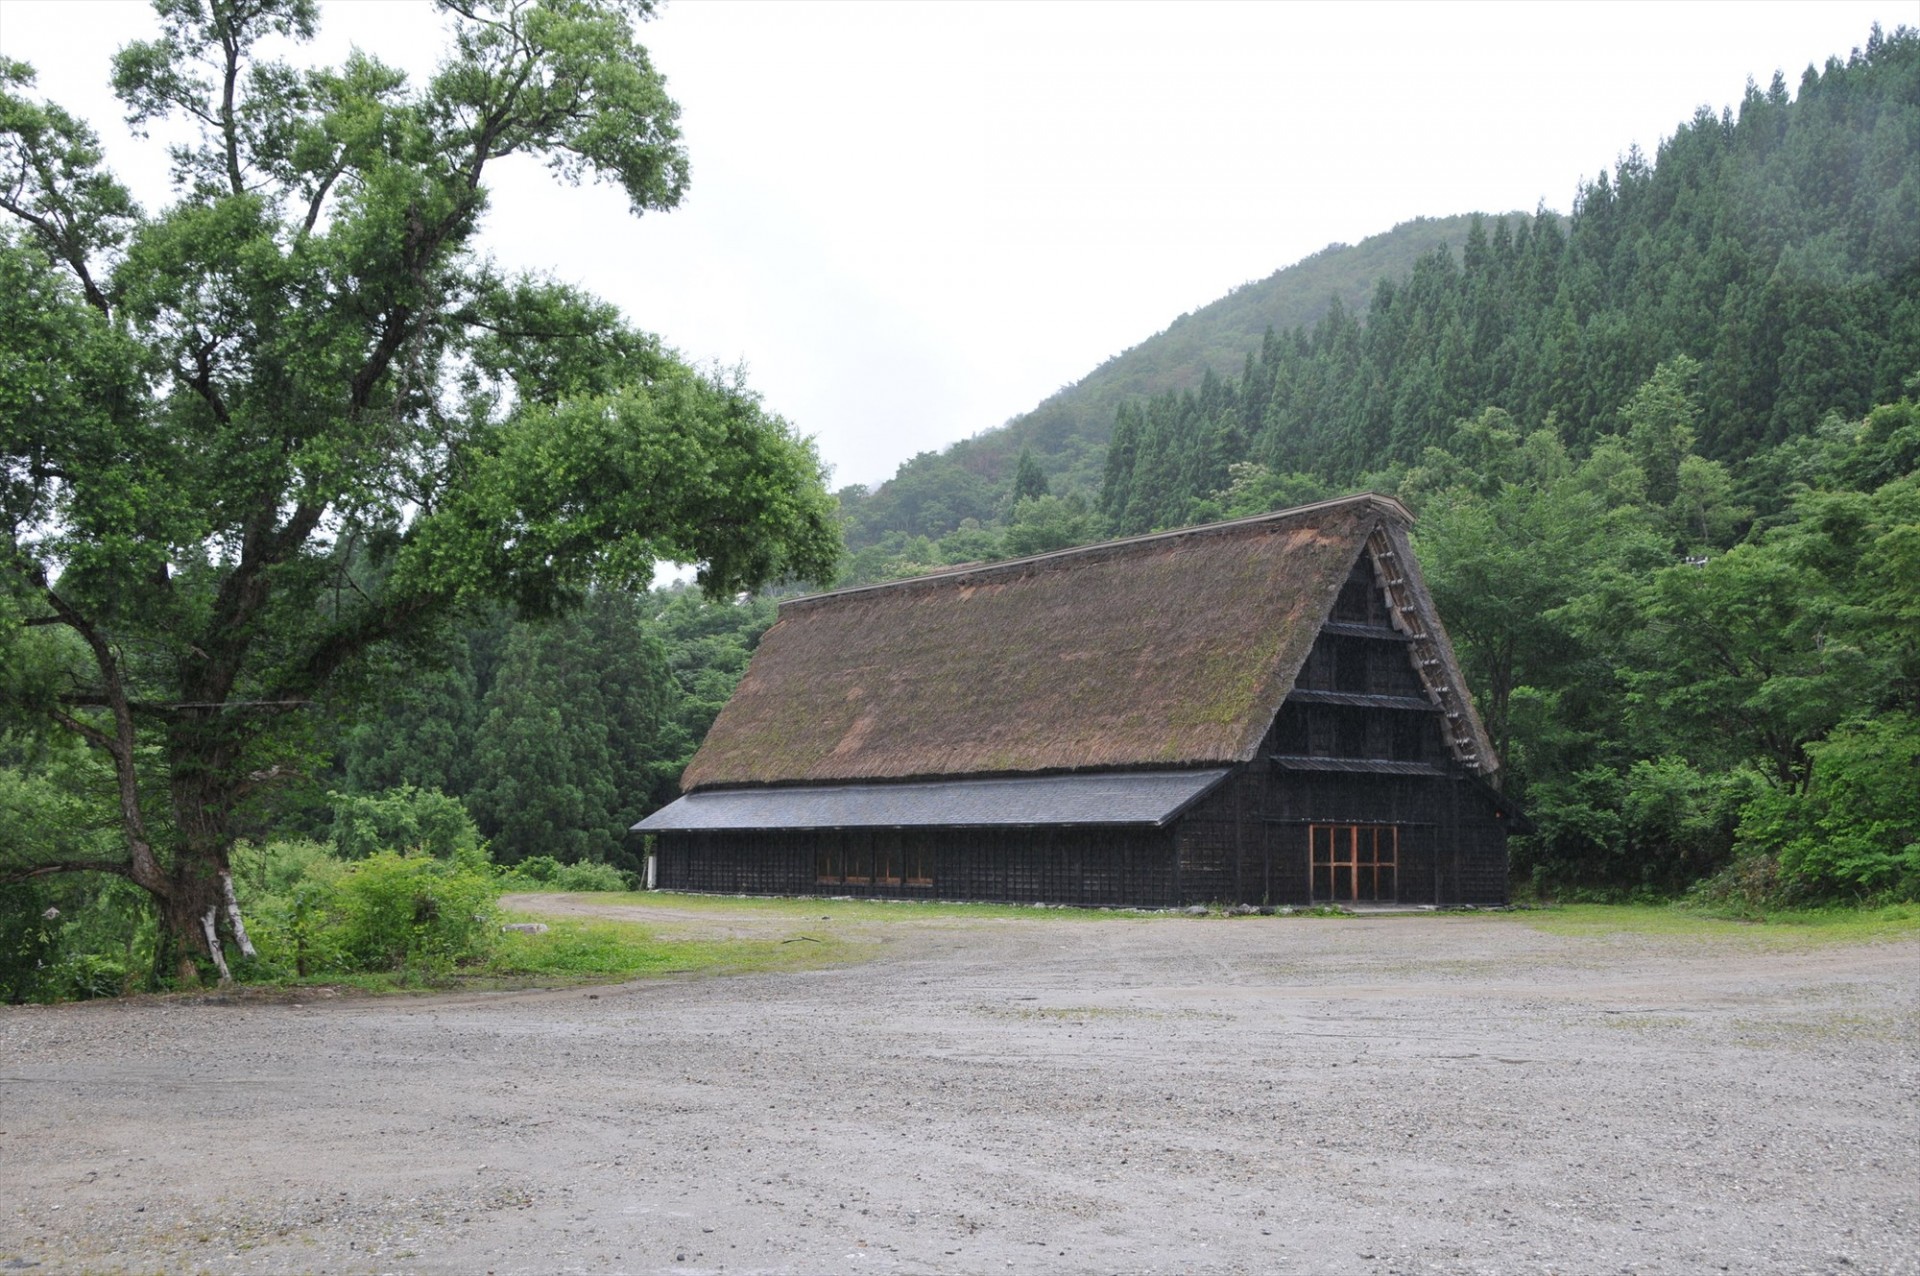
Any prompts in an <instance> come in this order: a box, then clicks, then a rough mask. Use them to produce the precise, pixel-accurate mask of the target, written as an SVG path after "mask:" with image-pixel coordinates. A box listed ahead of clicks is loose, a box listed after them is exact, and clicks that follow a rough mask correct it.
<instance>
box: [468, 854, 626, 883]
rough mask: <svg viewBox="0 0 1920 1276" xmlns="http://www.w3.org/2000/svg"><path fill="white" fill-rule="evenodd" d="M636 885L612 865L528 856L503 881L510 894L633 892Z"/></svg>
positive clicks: (501, 880)
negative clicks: (511, 892)
mask: <svg viewBox="0 0 1920 1276" xmlns="http://www.w3.org/2000/svg"><path fill="white" fill-rule="evenodd" d="M633 885H634V884H633V882H632V880H631V879H630V878H629V876H628V875H627V874H625V873H622V872H621V871H620V870H619V869H617V868H615V867H614V866H613V865H611V864H594V863H579V864H562V863H561V862H560V861H559V860H556V859H554V858H553V857H552V856H551V855H532V856H528V857H527V858H526V859H523V860H521V861H520V862H519V863H517V864H515V865H513V866H512V868H510V869H509V870H508V871H507V872H506V873H505V874H503V875H502V876H501V878H500V888H501V889H502V890H508V891H522V890H550V891H629V890H632V889H633Z"/></svg>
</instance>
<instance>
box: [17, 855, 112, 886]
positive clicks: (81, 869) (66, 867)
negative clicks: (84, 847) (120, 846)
mask: <svg viewBox="0 0 1920 1276" xmlns="http://www.w3.org/2000/svg"><path fill="white" fill-rule="evenodd" d="M55 873H112V874H113V875H114V876H115V877H125V878H128V879H129V880H134V881H138V880H139V879H138V878H135V877H134V874H133V866H132V865H130V864H124V863H121V862H120V861H118V860H49V861H48V862H46V863H44V864H34V865H30V866H28V867H24V868H10V869H0V885H11V884H13V883H14V882H28V881H32V880H33V879H34V878H36V877H52V876H53V875H54V874H55Z"/></svg>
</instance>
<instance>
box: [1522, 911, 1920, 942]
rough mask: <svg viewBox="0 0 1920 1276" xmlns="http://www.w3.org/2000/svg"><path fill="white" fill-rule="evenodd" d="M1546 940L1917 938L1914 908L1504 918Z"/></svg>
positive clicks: (1919, 922) (1918, 914)
mask: <svg viewBox="0 0 1920 1276" xmlns="http://www.w3.org/2000/svg"><path fill="white" fill-rule="evenodd" d="M1504 916H1507V917H1510V918H1512V919H1514V920H1516V921H1518V922H1520V923H1522V924H1524V925H1527V926H1531V927H1532V928H1533V929H1535V930H1539V931H1544V932H1546V933H1547V934H1550V935H1575V936H1585V937H1601V936H1605V935H1615V934H1630V935H1657V936H1672V937H1674V938H1696V939H1726V938H1733V937H1739V938H1742V939H1746V940H1750V941H1758V942H1761V943H1766V944H1774V945H1781V946H1801V945H1813V944H1829V943H1849V944H1857V943H1867V942H1870V941H1873V940H1877V939H1898V938H1906V937H1912V936H1920V904H1893V905H1889V906H1887V907H1884V908H1823V909H1808V910H1803V911H1796V912H1777V913H1767V914H1765V915H1764V916H1761V917H1753V918H1746V917H1729V916H1725V915H1721V914H1716V913H1713V912H1710V911H1706V910H1702V909H1699V908H1691V907H1687V906H1685V905H1681V904H1565V905H1559V906H1555V907H1552V908H1541V909H1527V910H1523V911H1521V912H1517V913H1508V914H1504Z"/></svg>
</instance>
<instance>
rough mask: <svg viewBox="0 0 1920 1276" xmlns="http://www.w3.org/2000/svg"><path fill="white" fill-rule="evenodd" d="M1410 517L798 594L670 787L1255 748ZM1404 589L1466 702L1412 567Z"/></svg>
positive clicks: (1222, 753) (1132, 548)
mask: <svg viewBox="0 0 1920 1276" xmlns="http://www.w3.org/2000/svg"><path fill="white" fill-rule="evenodd" d="M1410 521H1411V518H1410V516H1409V515H1408V513H1407V511H1406V509H1405V507H1403V506H1401V505H1400V504H1399V503H1398V502H1397V501H1394V500H1391V499H1390V498H1387V497H1381V496H1375V495H1361V496H1354V497H1348V498H1344V499H1341V500H1335V501H1324V502H1320V503H1318V504H1315V505H1310V506H1303V507H1301V508H1299V509H1293V510H1284V511H1281V512H1279V513H1275V514H1268V515H1262V516H1259V517H1256V518H1250V519H1239V520H1235V521H1232V522H1228V523H1216V524H1211V525H1209V526H1205V527H1199V528H1189V529H1185V530H1182V531H1178V532H1169V533H1160V534H1156V535H1152V536H1141V537H1133V538H1130V539H1127V540H1122V541H1111V542H1107V543H1104V544H1101V545H1093V546H1087V547H1084V548H1080V549H1074V550H1065V551H1061V552H1059V553H1055V554H1045V555H1039V556H1036V557H1033V558H1027V559H1019V560H1014V561H1011V562H1005V563H994V564H989V565H985V566H979V565H976V566H971V567H964V568H957V569H952V570H949V571H946V572H941V573H936V574H933V575H930V576H924V577H917V578H914V579H911V580H906V581H899V582H895V583H893V584H889V585H881V586H866V587H861V588H856V589H850V590H842V591H837V592H835V593H831V594H824V595H816V596H814V597H811V598H804V599H796V600H792V601H790V602H788V603H786V604H784V605H783V606H782V608H781V612H780V619H779V621H778V622H777V623H776V624H775V625H774V627H773V628H772V629H770V630H768V632H767V634H766V635H765V637H764V638H763V639H762V640H761V643H760V645H759V647H758V649H757V650H756V652H755V654H754V658H753V661H752V664H751V665H750V666H749V668H748V671H747V674H746V676H745V677H744V678H743V679H742V680H741V683H740V686H739V688H738V689H737V690H736V692H735V694H734V696H733V698H732V699H731V700H730V701H729V702H728V704H727V706H726V707H725V709H724V710H723V711H722V712H721V714H720V716H719V718H718V719H717V720H716V721H715V723H714V726H713V729H712V730H711V731H710V732H709V733H708V736H707V739H706V741H705V742H704V743H703V744H702V746H701V748H700V751H699V752H698V753H697V754H696V755H695V757H694V759H693V761H692V763H691V764H689V766H688V768H687V771H686V773H685V775H684V776H683V777H682V787H683V789H684V790H686V791H688V792H693V791H697V790H701V789H711V788H727V787H741V786H756V785H796V784H797V785H807V784H823V783H835V782H851V781H863V780H908V779H923V778H933V777H954V776H969V775H973V776H981V775H1020V774H1031V773H1046V772H1074V771H1100V770H1119V769H1136V770H1137V769H1152V768H1181V767H1200V766H1211V765H1219V764H1223V763H1236V762H1246V761H1249V760H1251V759H1252V758H1253V757H1255V756H1256V754H1257V753H1258V751H1259V748H1260V745H1261V742H1262V741H1263V739H1264V738H1265V736H1266V734H1267V732H1268V729H1269V728H1270V727H1271V726H1272V724H1273V722H1274V718H1275V715H1276V714H1277V713H1278V711H1279V708H1280V705H1281V703H1282V702H1283V701H1284V700H1285V699H1286V697H1287V694H1288V692H1289V691H1290V690H1291V689H1292V687H1293V685H1294V681H1295V678H1296V676H1297V675H1298V672H1299V670H1300V667H1301V665H1302V664H1303V663H1304V662H1305V660H1306V658H1307V656H1308V653H1309V652H1310V651H1311V650H1312V647H1313V644H1314V642H1315V639H1316V638H1317V636H1318V634H1319V632H1320V629H1321V627H1322V625H1323V624H1324V623H1325V622H1326V620H1327V617H1328V615H1329V614H1330V612H1331V610H1332V608H1333V605H1334V602H1335V599H1336V598H1337V597H1338V595H1339V592H1340V590H1341V588H1342V587H1343V586H1344V584H1345V582H1346V580H1347V577H1348V574H1349V572H1350V570H1351V569H1352V567H1353V565H1354V564H1355V562H1356V561H1357V560H1358V559H1359V558H1360V557H1361V556H1362V555H1367V554H1373V553H1374V551H1373V550H1372V549H1371V548H1370V544H1369V542H1370V540H1371V539H1372V538H1373V537H1374V536H1375V534H1376V533H1382V534H1383V535H1384V540H1383V545H1384V546H1385V548H1386V549H1387V550H1390V551H1392V552H1393V553H1395V554H1397V555H1398V554H1404V557H1405V560H1406V561H1407V562H1409V563H1410V562H1411V554H1410V552H1409V551H1406V550H1405V528H1406V526H1407V524H1408V523H1409V522H1410ZM1380 561H1381V562H1383V563H1388V564H1391V563H1392V562H1393V561H1394V560H1392V559H1384V558H1383V559H1381V560H1380ZM1390 579H1393V577H1392V576H1390V575H1383V577H1382V580H1383V582H1384V581H1387V580H1390ZM1385 587H1386V586H1385V585H1384V583H1383V588H1385ZM1396 588H1400V589H1402V590H1403V591H1405V593H1406V601H1405V603H1404V604H1403V606H1402V610H1403V611H1404V613H1405V616H1406V618H1407V622H1406V623H1407V624H1408V625H1409V626H1410V630H1411V631H1417V632H1419V633H1421V634H1424V635H1427V636H1428V637H1427V641H1429V642H1430V643H1432V644H1433V646H1432V652H1433V653H1434V655H1435V658H1437V659H1438V660H1439V661H1440V666H1439V667H1440V669H1441V671H1442V673H1441V677H1440V682H1439V683H1438V684H1437V685H1440V686H1444V687H1450V688H1453V689H1455V691H1454V694H1456V695H1459V696H1463V695H1464V691H1463V689H1462V688H1461V683H1460V680H1459V677H1458V671H1457V668H1456V667H1455V666H1454V665H1453V663H1452V654H1451V651H1450V649H1449V648H1448V647H1447V646H1446V640H1445V634H1444V631H1442V630H1440V628H1439V626H1438V622H1437V620H1434V619H1432V605H1431V600H1430V599H1428V598H1427V597H1426V595H1425V589H1424V586H1423V585H1421V584H1420V583H1419V579H1418V576H1417V573H1415V574H1414V575H1413V576H1411V577H1410V578H1408V579H1407V580H1406V582H1405V583H1403V584H1402V585H1400V586H1396ZM1469 712H1470V709H1469ZM1474 726H1475V727H1476V728H1477V722H1475V723H1474ZM1477 742H1478V737H1476V743H1477ZM1483 756H1487V757H1490V756H1491V753H1490V751H1485V752H1484V753H1483Z"/></svg>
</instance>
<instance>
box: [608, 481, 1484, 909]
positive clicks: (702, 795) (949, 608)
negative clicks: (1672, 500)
mask: <svg viewBox="0 0 1920 1276" xmlns="http://www.w3.org/2000/svg"><path fill="white" fill-rule="evenodd" d="M1411 522H1412V516H1411V515H1410V514H1409V513H1408V512H1407V510H1406V508H1405V507H1404V506H1402V505H1401V504H1400V503H1399V502H1397V501H1394V500H1392V499H1389V498H1387V497H1383V496H1374V495H1363V496H1354V497H1349V498H1346V499H1343V500H1334V501H1323V502H1321V503H1319V504H1316V505H1308V506H1303V507H1301V508H1299V509H1292V510H1285V511H1282V512H1280V513H1276V514H1267V515H1262V516H1260V517H1257V518H1246V519H1240V520H1238V521H1235V522H1228V523H1215V524H1213V525H1211V526H1207V527H1195V528H1189V529H1187V530H1184V531H1176V532H1166V533H1161V534H1158V535H1152V536H1137V537H1133V538H1131V539H1128V540H1119V541H1111V542H1108V543H1106V544H1101V545H1091V546H1087V547H1085V548H1081V549H1072V550H1065V551H1062V552H1059V553H1054V554H1043V555H1040V556H1038V557H1034V558H1023V559H1017V560H1014V561H1011V562H1002V563H992V564H988V565H984V566H981V565H974V566H967V567H959V568H954V569H951V570H948V571H944V572H939V573H936V574H934V575H930V576H921V577H918V578H915V579H912V580H904V581H899V582H896V583H893V584H887V585H873V586H864V587H860V588H854V589H843V590H839V591H837V592H834V593H829V594H819V595H815V596H813V597H808V598H797V599H794V600H792V601H790V602H788V603H785V604H784V605H782V607H781V608H780V617H779V620H778V622H777V623H776V624H775V625H774V626H773V628H771V629H770V630H768V631H767V633H766V636H765V637H764V638H763V639H762V640H761V643H760V646H759V648H758V650H757V651H756V652H755V653H754V657H753V662H752V664H751V666H750V667H749V668H748V670H747V674H746V677H745V678H744V679H743V680H742V681H741V683H740V686H739V689H738V690H737V691H735V693H734V696H733V699H732V700H731V701H729V702H728V704H727V706H726V708H725V709H724V710H722V711H721V714H720V716H719V718H718V720H716V721H715V722H714V724H713V730H712V731H711V732H710V733H709V734H708V735H707V738H706V741H705V743H703V744H702V745H701V747H700V751H699V752H698V753H697V754H696V755H695V756H694V759H693V761H692V763H691V764H690V765H689V766H688V767H687V770H686V773H685V774H684V776H683V777H682V779H681V786H682V790H683V793H684V796H682V797H681V798H680V799H679V800H678V801H675V802H673V803H672V804H670V805H668V806H666V807H664V808H662V809H661V810H659V811H657V812H655V813H654V814H653V815H651V816H649V817H648V818H647V819H645V820H643V821H641V822H640V823H639V824H638V825H636V826H635V827H636V828H637V829H638V830H639V831H641V832H645V833H649V834H651V835H652V836H653V838H654V847H655V854H656V856H657V857H658V858H657V862H656V867H657V874H658V876H657V881H658V884H659V885H660V886H662V887H666V888H669V889H674V890H694V891H725V892H746V893H752V894H780V895H800V894H819V895H853V896H887V897H904V898H938V899H973V900H1013V901H1047V902H1055V903H1064V904H1092V905H1132V906H1143V907H1166V906H1171V905H1180V904H1192V903H1210V902H1241V903H1249V904H1274V905H1280V904H1293V905H1305V904H1310V903H1315V902H1329V903H1332V902H1339V903H1355V902H1395V903H1401V904H1438V905H1457V904H1500V903H1504V902H1505V901H1506V899H1507V851H1506V839H1507V834H1508V831H1509V829H1510V828H1511V827H1512V826H1513V824H1514V822H1515V820H1516V819H1518V818H1519V817H1518V815H1517V813H1516V812H1515V811H1514V810H1513V809H1512V807H1511V806H1510V805H1509V804H1508V803H1507V802H1506V801H1505V800H1504V799H1502V798H1501V796H1500V795H1499V794H1498V793H1497V792H1496V791H1495V790H1494V788H1493V787H1492V785H1491V783H1490V781H1491V780H1492V778H1493V776H1494V773H1495V768H1496V767H1497V765H1498V763H1497V762H1496V760H1495V759H1494V756H1493V751H1492V748H1491V746H1490V745H1489V743H1488V740H1487V734H1486V731H1485V729H1484V728H1483V727H1482V726H1481V723H1480V719H1479V717H1478V716H1477V715H1476V714H1475V712H1474V708H1473V702H1472V700H1471V699H1470V698H1469V696H1468V694H1467V688H1466V685H1465V683H1464V682H1463V680H1462V679H1461V676H1460V667H1459V664H1458V663H1457V661H1456V660H1455V659H1454V653H1453V649H1452V647H1451V646H1450V645H1449V643H1448V641H1447V635H1446V631H1445V630H1444V629H1442V628H1441V625H1440V618H1439V617H1438V616H1437V615H1435V614H1434V608H1433V600H1432V598H1431V597H1429V595H1428V593H1427V589H1426V586H1425V584H1424V583H1423V582H1422V581H1421V578H1420V571H1419V568H1418V567H1417V565H1416V564H1415V563H1414V560H1413V553H1412V550H1411V548H1410V547H1409V545H1408V541H1407V528H1408V526H1409V524H1410V523H1411Z"/></svg>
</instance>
